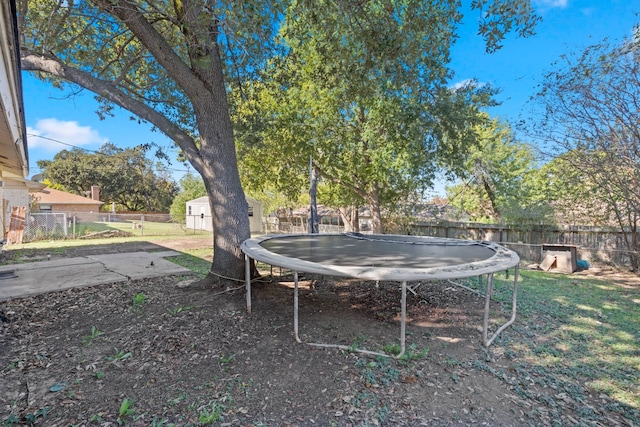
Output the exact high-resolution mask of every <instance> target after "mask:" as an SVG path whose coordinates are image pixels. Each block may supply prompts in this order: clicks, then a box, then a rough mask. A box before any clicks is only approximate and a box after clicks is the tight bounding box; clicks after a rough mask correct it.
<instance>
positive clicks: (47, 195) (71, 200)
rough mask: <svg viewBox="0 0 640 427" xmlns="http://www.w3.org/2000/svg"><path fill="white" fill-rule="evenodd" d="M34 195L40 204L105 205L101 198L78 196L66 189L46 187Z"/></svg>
mask: <svg viewBox="0 0 640 427" xmlns="http://www.w3.org/2000/svg"><path fill="white" fill-rule="evenodd" d="M33 196H34V198H35V200H36V202H37V203H39V204H43V203H46V204H52V205H103V204H104V202H101V201H100V200H93V199H91V198H89V197H83V196H78V195H77V194H71V193H67V192H66V191H60V190H54V189H53V188H48V187H47V188H45V189H43V190H42V191H38V192H36V193H33Z"/></svg>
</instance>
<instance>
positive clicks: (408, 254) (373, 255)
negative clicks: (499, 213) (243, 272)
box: [260, 235, 496, 268]
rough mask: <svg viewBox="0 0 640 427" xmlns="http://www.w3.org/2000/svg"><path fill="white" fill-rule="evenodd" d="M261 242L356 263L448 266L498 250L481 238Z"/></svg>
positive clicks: (331, 261)
mask: <svg viewBox="0 0 640 427" xmlns="http://www.w3.org/2000/svg"><path fill="white" fill-rule="evenodd" d="M260 246H262V247H263V248H265V249H267V250H269V251H270V252H273V253H276V254H278V255H281V256H285V257H288V258H297V259H301V260H304V261H309V262H315V263H319V264H323V265H345V266H346V265H349V266H357V267H394V268H412V267H413V268H435V267H448V266H455V265H460V264H467V263H472V262H478V261H483V260H486V259H489V258H491V257H492V256H493V255H495V253H496V252H495V251H494V250H493V249H491V248H489V247H486V246H483V245H481V244H479V243H478V242H467V241H460V240H449V239H446V240H445V239H435V238H434V239H428V240H425V239H424V238H422V239H421V238H415V237H412V236H406V237H405V236H384V235H383V236H380V237H379V238H368V237H363V238H360V237H351V236H349V235H318V236H289V237H283V238H274V239H269V240H265V241H263V242H261V243H260Z"/></svg>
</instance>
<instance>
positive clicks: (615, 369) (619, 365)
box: [494, 271, 640, 424]
mask: <svg viewBox="0 0 640 427" xmlns="http://www.w3.org/2000/svg"><path fill="white" fill-rule="evenodd" d="M511 283H512V282H510V281H508V280H504V279H503V278H499V279H498V280H497V284H498V290H497V292H496V295H495V299H497V300H498V301H501V302H503V303H504V305H505V306H507V305H508V303H509V301H510V298H511V292H510V289H509V288H510V285H511ZM518 286H519V292H518V293H519V296H518V318H517V320H516V323H515V324H514V325H513V326H512V329H511V330H509V329H508V330H507V331H505V333H503V335H502V336H501V337H500V338H499V339H498V340H496V344H497V347H498V348H500V347H502V348H503V351H504V354H505V355H506V356H507V357H508V358H509V359H511V360H512V361H513V363H514V364H513V368H514V370H515V373H513V372H512V373H506V372H494V373H495V374H496V375H498V376H501V377H502V378H503V379H505V380H507V381H508V382H510V383H511V384H513V385H515V387H516V389H517V390H519V391H520V393H521V394H522V395H523V396H524V397H526V398H528V399H535V400H537V401H539V402H542V403H544V404H546V405H547V407H548V408H549V411H550V416H551V418H552V419H553V415H554V411H556V412H558V411H560V410H561V408H562V407H563V405H566V404H575V406H576V407H577V408H578V409H579V410H580V411H582V412H584V413H581V415H583V416H585V417H586V418H587V419H588V418H589V415H590V413H593V411H592V409H590V407H589V406H588V405H581V404H580V402H581V401H582V399H583V398H584V397H585V396H586V395H591V397H596V398H599V399H600V400H601V404H602V405H601V406H602V407H607V408H608V409H611V410H614V411H616V412H620V413H621V414H624V415H625V416H626V417H627V418H628V419H629V420H630V421H632V422H633V423H638V422H640V287H638V286H637V285H636V286H635V287H634V286H621V285H615V284H613V283H609V282H606V281H602V280H596V279H593V278H588V277H585V276H576V275H561V274H550V273H542V272H537V271H524V272H522V274H521V280H520V281H519V285H518ZM533 384H536V385H538V386H542V387H543V390H545V391H544V392H540V391H539V389H536V391H535V392H533V391H532V389H533V388H532V387H529V385H533ZM595 420H596V418H595V415H594V421H595ZM600 421H602V420H600ZM605 424H606V423H605Z"/></svg>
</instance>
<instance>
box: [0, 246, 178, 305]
mask: <svg viewBox="0 0 640 427" xmlns="http://www.w3.org/2000/svg"><path fill="white" fill-rule="evenodd" d="M176 255H180V253H178V252H175V251H164V252H128V253H118V254H105V255H91V256H86V257H77V258H66V259H56V260H51V261H38V262H30V263H25V264H14V265H3V266H0V301H4V300H8V299H13V298H21V297H25V296H30V295H37V294H43V293H47V292H56V291H61V290H65V289H70V288H77V287H82V286H93V285H100V284H104V283H114V282H126V281H128V280H135V279H146V278H151V277H159V276H167V275H173V274H188V273H191V271H190V270H189V269H187V268H184V267H181V266H179V265H177V264H174V263H172V262H170V261H167V260H166V259H164V258H166V257H170V256H176Z"/></svg>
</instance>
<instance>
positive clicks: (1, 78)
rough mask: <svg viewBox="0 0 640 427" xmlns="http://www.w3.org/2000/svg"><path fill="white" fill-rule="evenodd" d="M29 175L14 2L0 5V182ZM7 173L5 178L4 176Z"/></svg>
mask: <svg viewBox="0 0 640 427" xmlns="http://www.w3.org/2000/svg"><path fill="white" fill-rule="evenodd" d="M28 173H29V155H28V152H27V138H26V127H25V120H24V103H23V98H22V77H21V73H20V57H19V47H18V28H17V23H16V14H15V0H11V1H2V2H0V179H1V178H2V177H3V176H11V177H18V178H25V177H26V176H27V175H28ZM6 174H9V175H6Z"/></svg>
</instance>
